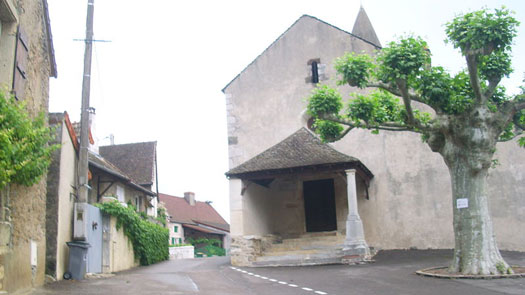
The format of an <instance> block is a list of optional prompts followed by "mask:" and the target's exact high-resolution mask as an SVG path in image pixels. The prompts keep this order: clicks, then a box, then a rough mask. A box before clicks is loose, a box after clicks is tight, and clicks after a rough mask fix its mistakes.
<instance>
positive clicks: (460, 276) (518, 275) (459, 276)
mask: <svg viewBox="0 0 525 295" xmlns="http://www.w3.org/2000/svg"><path fill="white" fill-rule="evenodd" d="M514 267H516V266H514ZM446 268H447V267H446V266H440V267H430V268H425V269H422V270H418V271H416V274H417V275H420V276H424V277H433V278H439V279H470V280H492V279H516V278H525V272H521V273H514V274H506V275H504V274H498V275H463V274H438V273H433V272H432V271H433V270H438V269H446Z"/></svg>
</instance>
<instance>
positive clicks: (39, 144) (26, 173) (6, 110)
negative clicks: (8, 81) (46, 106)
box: [0, 90, 58, 189]
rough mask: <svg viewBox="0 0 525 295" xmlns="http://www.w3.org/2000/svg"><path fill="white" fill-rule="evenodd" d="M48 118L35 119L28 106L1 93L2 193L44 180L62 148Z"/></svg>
mask: <svg viewBox="0 0 525 295" xmlns="http://www.w3.org/2000/svg"><path fill="white" fill-rule="evenodd" d="M52 134H53V130H52V129H51V128H49V127H47V126H46V124H45V115H44V113H40V115H39V116H38V117H36V118H34V119H32V118H31V117H30V116H29V114H28V112H27V111H26V109H25V104H24V103H20V102H16V101H15V99H14V98H13V97H12V96H8V95H7V94H6V93H5V92H4V91H2V90H0V189H3V188H4V187H6V186H7V185H8V184H10V183H17V184H22V185H25V186H31V185H33V184H35V183H37V182H38V181H39V180H40V177H42V175H44V174H45V173H46V171H47V168H48V167H49V164H50V162H51V153H52V152H53V151H54V150H55V149H57V148H58V145H49V144H48V143H49V142H50V141H51V139H52V138H53V136H52Z"/></svg>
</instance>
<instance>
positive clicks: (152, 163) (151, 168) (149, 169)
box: [99, 141, 158, 217]
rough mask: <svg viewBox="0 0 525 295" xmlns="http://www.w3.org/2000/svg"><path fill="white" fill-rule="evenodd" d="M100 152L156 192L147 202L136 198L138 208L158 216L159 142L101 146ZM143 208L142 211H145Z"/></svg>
mask: <svg viewBox="0 0 525 295" xmlns="http://www.w3.org/2000/svg"><path fill="white" fill-rule="evenodd" d="M99 154H100V155H101V156H102V157H104V159H106V160H108V161H109V162H111V163H113V164H115V166H117V167H118V168H119V169H120V170H122V171H123V172H124V173H125V174H126V175H129V176H130V177H131V178H132V179H133V180H134V181H136V182H137V184H139V185H140V186H142V187H143V188H145V189H146V190H148V191H151V192H155V196H149V197H148V198H147V200H145V202H141V199H140V198H138V199H137V198H136V199H135V200H134V203H133V204H134V205H135V207H137V208H140V209H143V210H146V212H147V214H148V215H149V216H153V217H156V216H157V203H158V199H157V193H158V182H157V142H156V141H150V142H138V143H128V144H118V145H108V146H101V147H99ZM143 210H141V211H143Z"/></svg>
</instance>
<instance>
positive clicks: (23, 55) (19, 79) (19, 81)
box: [13, 27, 29, 100]
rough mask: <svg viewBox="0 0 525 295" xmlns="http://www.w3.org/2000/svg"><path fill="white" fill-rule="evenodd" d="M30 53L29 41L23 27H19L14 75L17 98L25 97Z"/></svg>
mask: <svg viewBox="0 0 525 295" xmlns="http://www.w3.org/2000/svg"><path fill="white" fill-rule="evenodd" d="M28 54H29V42H28V40H27V35H26V34H25V33H24V31H23V30H22V28H20V27H19V28H18V34H17V38H16V53H15V70H14V75H13V94H14V95H15V97H16V99H18V100H20V99H23V98H24V94H25V88H26V80H27V73H26V68H27V59H28Z"/></svg>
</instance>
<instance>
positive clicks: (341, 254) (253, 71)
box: [223, 8, 525, 266]
mask: <svg viewBox="0 0 525 295" xmlns="http://www.w3.org/2000/svg"><path fill="white" fill-rule="evenodd" d="M377 50H381V44H380V42H379V39H378V37H377V36H376V33H375V31H374V29H373V27H372V24H371V22H370V20H369V18H368V16H367V15H366V12H365V11H364V9H363V8H361V9H360V11H359V13H358V16H357V19H356V21H355V24H354V26H353V29H352V31H351V32H348V31H345V30H343V29H340V28H337V27H335V26H333V25H330V24H329V23H326V22H324V21H322V20H320V19H317V18H315V17H312V16H309V15H304V16H302V17H300V18H299V19H298V20H297V21H296V22H295V23H294V24H292V26H291V27H289V28H288V29H287V30H286V31H285V32H284V33H283V34H282V35H281V36H279V37H278V38H277V40H275V41H274V42H273V43H272V44H271V45H270V46H269V47H268V48H267V49H266V50H265V51H264V52H263V53H262V54H261V55H259V56H258V57H257V58H256V59H255V60H254V61H253V62H252V63H250V64H249V65H248V66H247V67H246V68H245V69H244V70H243V71H242V72H241V73H239V74H238V75H237V76H236V77H235V78H234V79H233V80H232V81H231V82H230V83H229V84H228V85H226V87H225V88H224V89H223V92H224V94H225V97H226V107H227V116H228V120H227V122H228V144H229V160H230V161H229V165H230V170H229V171H228V172H227V173H226V175H227V177H228V178H229V182H230V216H231V232H230V233H231V237H232V244H231V260H232V264H233V265H239V266H265V265H310V264H324V263H341V262H353V261H359V260H362V259H366V258H367V257H369V255H371V254H373V253H374V252H375V251H377V250H381V249H408V248H417V249H428V248H433V249H437V248H441V249H443V248H453V247H454V236H453V228H452V197H451V195H452V193H451V188H450V177H449V174H448V170H447V168H446V166H445V163H444V162H443V160H442V158H441V156H440V155H438V154H435V153H433V152H432V151H431V150H430V148H429V147H428V146H427V145H426V144H425V143H423V142H422V141H421V138H420V136H419V135H417V134H413V133H409V132H389V131H386V132H381V133H380V134H378V135H376V134H371V132H370V131H367V130H357V129H354V130H352V131H351V132H349V133H348V134H347V135H346V136H345V137H344V138H343V139H342V140H340V141H338V142H335V143H333V144H324V143H322V142H321V141H320V140H319V139H318V138H317V136H316V135H315V134H314V133H313V132H312V131H311V130H309V127H310V123H311V122H310V118H309V117H308V115H307V114H306V104H307V102H306V98H307V97H308V96H309V94H310V93H311V91H312V89H314V88H315V87H316V85H317V84H319V83H320V84H329V85H331V86H333V87H335V70H334V68H333V63H334V60H335V59H336V58H337V57H340V56H342V55H343V54H344V53H345V52H357V53H361V52H363V51H364V52H367V53H370V54H374V53H375V52H376V51H377ZM338 88H339V91H340V93H341V94H343V95H344V98H345V99H349V98H350V95H349V94H350V93H352V92H358V93H366V92H368V91H369V90H366V89H365V90H361V89H357V88H353V87H350V86H338ZM495 158H497V159H498V161H499V163H500V165H499V166H497V167H496V168H494V169H492V170H491V172H490V176H489V186H490V195H491V201H490V202H491V203H490V205H491V213H492V218H493V222H494V228H495V233H496V239H497V241H498V244H499V247H500V249H502V250H519V251H525V232H524V230H523V228H524V225H525V219H524V216H525V198H524V196H525V173H524V171H525V151H524V150H523V149H520V148H519V147H518V145H517V143H516V142H514V141H513V142H508V143H500V144H499V145H498V151H497V153H496V156H495Z"/></svg>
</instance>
